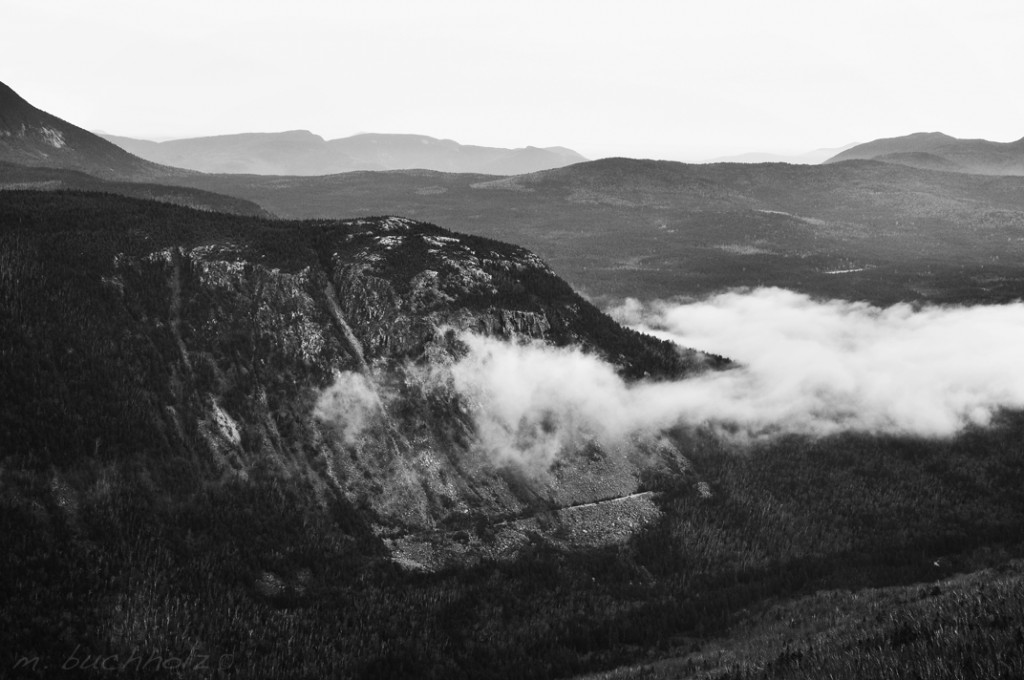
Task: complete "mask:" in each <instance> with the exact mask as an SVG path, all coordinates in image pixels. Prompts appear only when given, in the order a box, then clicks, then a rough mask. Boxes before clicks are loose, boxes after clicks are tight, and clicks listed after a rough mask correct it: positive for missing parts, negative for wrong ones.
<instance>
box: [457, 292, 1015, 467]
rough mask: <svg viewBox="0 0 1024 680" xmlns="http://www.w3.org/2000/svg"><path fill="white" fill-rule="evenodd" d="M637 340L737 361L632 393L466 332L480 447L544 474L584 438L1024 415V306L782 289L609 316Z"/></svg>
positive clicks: (901, 428)
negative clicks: (1011, 411) (683, 429)
mask: <svg viewBox="0 0 1024 680" xmlns="http://www.w3.org/2000/svg"><path fill="white" fill-rule="evenodd" d="M610 311H611V313H612V314H613V315H614V316H615V317H616V318H617V319H619V320H620V321H621V322H623V323H625V324H627V325H630V326H633V327H635V328H637V329H639V330H642V331H644V332H648V333H651V334H654V335H658V336H660V337H662V338H667V339H670V340H673V341H675V342H677V343H678V344H680V345H682V346H687V347H694V348H697V349H702V350H708V351H712V352H716V353H721V354H724V355H727V356H729V357H731V358H732V359H734V360H735V361H736V362H737V364H738V366H737V367H736V368H733V369H730V370H725V371H709V372H706V373H703V374H701V375H697V376H694V377H691V378H688V379H685V380H679V381H668V382H664V381H662V382H653V381H641V382H637V383H627V382H625V381H624V380H623V379H622V378H620V377H619V375H618V374H617V373H616V371H615V369H614V367H613V366H612V365H611V364H609V363H607V362H605V361H603V360H602V359H600V358H598V357H596V356H594V355H592V354H586V353H584V352H582V351H581V350H579V349H576V348H553V347H550V346H547V345H543V344H540V343H530V344H517V343H513V342H507V341H501V340H497V339H494V338H489V337H483V336H478V335H473V334H465V335H463V340H464V341H465V343H466V345H467V347H468V349H469V351H468V353H467V354H466V355H465V356H464V357H463V358H462V359H461V360H460V361H458V362H457V363H455V365H454V366H452V367H450V368H446V369H445V371H446V372H449V371H450V373H447V375H448V378H447V379H448V380H449V381H450V384H451V385H452V386H454V388H455V389H456V390H458V391H459V392H460V393H461V394H462V395H463V396H464V397H465V398H466V400H467V403H469V404H471V405H472V408H473V410H472V412H473V414H474V418H475V420H476V425H477V432H478V435H479V437H480V442H481V444H482V446H483V448H484V450H485V451H487V452H488V453H489V454H491V455H492V456H494V457H495V459H496V460H497V461H499V462H501V463H518V464H522V465H527V466H540V467H544V466H548V465H550V463H552V462H553V461H554V460H555V459H556V458H557V456H558V455H560V453H561V452H563V451H567V450H571V449H572V448H574V447H576V446H578V445H579V444H581V443H583V442H591V441H593V442H597V443H600V444H602V445H603V446H606V447H610V448H614V447H615V446H616V445H617V444H620V443H622V442H625V441H626V440H628V439H630V438H635V437H637V436H656V435H657V434H658V433H660V432H662V431H664V430H667V429H670V428H673V427H677V426H697V427H706V428H711V429H712V430H714V431H716V432H718V433H719V434H721V435H722V436H724V437H726V438H728V439H730V440H732V441H736V442H751V441H757V440H763V439H767V438H771V437H774V436H778V435H783V434H799V435H807V436H812V437H822V436H827V435H831V434H836V433H840V432H844V431H851V432H862V433H876V434H899V435H911V436H918V437H926V438H935V437H950V436H952V435H955V434H956V433H957V432H959V431H961V430H962V429H964V428H965V427H968V426H970V425H978V426H985V425H987V424H989V423H990V422H991V420H992V418H993V417H994V415H995V414H996V413H997V412H998V411H999V410H1000V409H1003V408H1024V362H1021V361H1020V347H1022V346H1024V304H1022V303H1015V304H1009V305H999V306H994V305H993V306H973V307H939V306H924V307H914V306H911V305H906V304H900V305H895V306H892V307H888V308H880V307H874V306H871V305H869V304H866V303H861V302H848V301H844V300H814V299H812V298H810V297H808V296H806V295H802V294H799V293H794V292H791V291H788V290H782V289H777V288H764V289H757V290H752V291H738V292H729V293H723V294H720V295H716V296H714V297H710V298H707V299H702V300H695V301H684V302H679V301H676V302H671V301H666V302H655V303H651V304H641V303H639V302H637V301H635V300H629V301H626V302H625V303H624V304H622V305H620V306H618V307H616V308H614V309H612V310H610Z"/></svg>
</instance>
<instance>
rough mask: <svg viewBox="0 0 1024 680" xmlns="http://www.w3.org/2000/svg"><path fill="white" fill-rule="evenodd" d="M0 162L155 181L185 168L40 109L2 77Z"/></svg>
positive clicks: (105, 177)
mask: <svg viewBox="0 0 1024 680" xmlns="http://www.w3.org/2000/svg"><path fill="white" fill-rule="evenodd" d="M0 161H7V162H11V163H17V164H19V165H26V166H36V167H58V168H66V169H69V170H79V171H83V172H87V173H89V174H91V175H95V176H97V177H101V178H103V179H109V180H121V181H123V180H129V181H131V180H149V181H152V180H159V179H164V178H168V177H182V176H186V175H189V174H193V173H190V172H189V171H188V170H182V169H178V168H171V167H167V166H164V165H160V164H156V163H152V162H150V161H148V160H145V159H142V158H139V157H137V156H135V155H132V154H130V153H128V152H127V151H125V150H123V149H121V148H120V147H118V146H116V145H115V144H112V143H110V142H108V141H106V140H104V139H102V138H101V137H98V136H97V135H94V134H93V133H91V132H88V131H87V130H84V129H82V128H80V127H78V126H76V125H73V124H72V123H69V122H67V121H66V120H63V119H61V118H58V117H57V116H54V115H53V114H50V113H47V112H46V111H42V110H40V109H38V108H36V107H35V106H32V104H30V103H29V102H27V101H26V100H25V99H23V98H22V97H21V96H20V95H18V94H17V93H16V92H15V91H14V90H13V89H12V88H11V87H9V86H8V85H6V84H4V83H2V82H0Z"/></svg>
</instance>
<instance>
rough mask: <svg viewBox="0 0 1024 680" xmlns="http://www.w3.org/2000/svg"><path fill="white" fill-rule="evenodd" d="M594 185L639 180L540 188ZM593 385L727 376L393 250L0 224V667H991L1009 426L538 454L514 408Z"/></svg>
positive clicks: (164, 217)
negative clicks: (597, 367)
mask: <svg viewBox="0 0 1024 680" xmlns="http://www.w3.org/2000/svg"><path fill="white" fill-rule="evenodd" d="M848 165H849V164H840V165H839V166H837V167H838V168H839V169H842V168H847V167H848ZM885 167H889V166H885ZM623 170H625V171H628V172H629V173H630V174H635V175H636V176H637V181H638V182H639V183H642V186H644V187H647V188H648V189H650V188H651V187H653V186H654V185H655V184H656V182H655V180H657V178H658V177H659V176H662V175H661V174H660V173H659V172H658V168H657V167H655V168H646V173H647V176H646V177H645V176H644V172H645V168H644V167H634V168H630V167H629V166H628V165H627V166H623V165H621V164H612V165H606V166H600V165H599V166H597V167H595V168H591V169H590V175H589V178H585V177H580V176H577V175H575V174H570V175H568V176H562V177H561V178H560V182H561V188H560V189H558V190H557V191H555V190H552V191H555V193H556V194H558V192H561V191H565V190H569V191H571V192H576V191H583V190H584V189H583V186H584V185H585V184H586V183H587V182H590V183H593V182H596V181H598V180H599V179H600V181H601V182H602V183H604V182H606V181H607V176H615V175H617V174H618V173H619V172H621V171H623ZM675 170H676V171H680V169H679V168H675ZM682 171H683V172H686V171H688V170H687V169H686V168H683V169H682ZM652 173H653V174H652ZM376 176H377V177H381V176H382V175H380V174H378V175H376ZM383 176H385V177H386V176H389V175H383ZM400 176H404V175H400ZM414 176H415V177H418V178H419V179H422V176H421V175H418V174H415V173H414ZM542 180H543V178H534V179H533V180H532V182H527V183H523V182H522V181H517V182H516V183H514V186H515V187H518V188H517V189H514V190H515V191H521V192H523V191H525V192H527V193H529V190H531V189H532V190H533V191H534V195H537V194H540V193H541V191H540V188H541V186H542ZM584 180H586V182H585V181H584ZM431 181H436V180H435V179H434V178H433V177H432V178H431ZM488 181H494V179H493V177H492V178H490V179H489V180H488ZM543 181H546V180H543ZM605 186H607V185H605ZM494 190H495V189H493V188H490V189H484V190H483V191H485V192H486V191H494ZM503 190H505V189H499V191H503ZM474 191H477V190H474ZM431 195H434V194H431ZM719 196H720V200H736V199H735V198H730V197H728V196H721V193H720V192H719ZM623 200H624V199H623ZM574 348H575V349H574ZM538 356H543V357H546V358H544V359H541V360H539V363H530V362H524V361H523V360H524V358H529V357H533V358H532V359H530V361H531V362H537V361H538V359H537V357H538ZM588 357H590V358H588ZM594 357H600V358H601V359H602V360H603V361H604V362H605V363H606V364H607V365H608V366H609V367H611V369H612V370H613V371H614V373H610V374H607V375H605V377H604V378H603V380H605V381H617V380H622V381H624V383H623V384H626V385H637V384H643V385H646V386H647V387H648V388H649V389H658V388H659V384H660V383H661V382H663V381H665V380H667V379H673V380H675V379H681V378H682V379H688V378H691V377H692V378H696V379H697V380H701V379H702V377H707V376H708V372H709V371H715V370H720V369H722V370H729V369H730V366H731V365H730V364H729V363H728V362H727V361H725V360H723V359H721V358H718V357H714V356H713V355H702V354H699V353H696V352H693V351H687V350H681V349H680V348H678V347H676V346H674V345H671V344H669V343H665V342H661V341H658V340H655V339H653V338H651V337H648V336H644V335H641V334H639V333H636V332H633V331H630V330H627V329H624V328H622V327H620V326H618V325H617V324H615V323H614V322H612V321H611V319H609V318H608V317H607V316H605V315H603V314H601V313H600V312H599V311H598V310H597V309H595V308H594V307H593V306H592V305H590V304H589V303H587V302H586V301H585V300H583V299H582V298H581V297H580V296H579V295H578V294H576V293H575V292H573V291H572V289H571V288H570V287H569V286H568V285H567V284H566V283H565V282H564V281H562V280H561V279H559V278H558V277H557V276H555V275H554V274H553V273H552V272H551V270H550V269H549V268H548V267H547V265H545V264H544V262H543V261H541V260H540V259H539V258H538V257H537V256H536V255H534V254H532V253H530V252H529V251H527V250H524V249H523V248H520V247H517V246H511V245H507V244H505V243H501V242H498V241H494V240H490V239H485V238H481V237H476V236H467V235H464V234H459V233H456V232H451V231H448V230H446V229H443V228H440V227H437V226H432V225H430V224H426V223H423V222H417V221H415V220H411V219H407V218H396V217H366V218H358V219H350V220H310V221H300V222H296V221H282V220H267V219H261V218H255V217H247V216H239V215H226V214H220V213H215V212H209V211H197V210H191V209H186V208H182V207H179V206H173V205H169V204H166V203H158V202H154V201H147V200H139V199H132V198H126V197H122V196H117V195H112V194H98V193H83V192H65V191H53V192H41V191H17V190H9V191H3V192H0V376H3V384H4V387H5V390H6V392H5V393H6V394H7V395H13V396H12V398H6V399H4V400H2V401H0V474H2V478H0V479H2V485H0V531H2V532H3V535H4V536H5V538H6V543H5V549H4V550H3V551H0V569H2V570H3V573H4V574H5V575H6V576H7V577H6V578H5V579H3V581H2V583H0V596H2V597H0V603H2V605H0V619H2V620H3V621H4V624H5V625H3V626H0V650H2V652H0V664H2V665H3V668H5V669H12V671H11V673H10V675H12V676H13V677H51V676H54V675H60V674H61V673H65V672H67V671H69V670H71V671H72V672H73V673H74V674H75V675H76V676H78V677H87V678H100V677H106V676H109V674H110V672H111V670H110V669H117V670H118V671H119V672H120V673H121V674H124V675H125V676H126V677H154V676H155V677H162V676H166V677H172V676H178V675H181V673H182V672H183V669H184V668H186V667H187V669H188V671H189V673H190V674H192V675H197V676H198V675H205V674H206V672H207V669H212V668H219V669H220V671H223V672H222V673H220V674H222V675H225V674H230V675H234V676H236V677H245V678H254V679H263V678H266V679H271V678H273V679H274V680H282V679H289V678H296V679H298V678H310V677H354V678H380V677H387V678H400V677H407V678H451V677H467V678H508V679H512V678H521V677H539V678H553V677H571V676H574V675H578V674H581V673H590V672H598V671H608V670H609V669H613V668H616V667H619V666H622V665H623V664H636V663H640V662H644V663H650V662H652V661H653V660H654V659H657V658H661V657H664V658H665V663H666V664H667V668H668V672H670V673H673V675H672V677H675V676H678V675H680V669H684V668H686V667H687V664H688V663H689V664H694V663H696V664H703V665H702V666H700V667H703V668H708V669H717V668H722V667H723V666H724V665H725V664H726V661H725V660H724V658H723V656H722V655H723V653H726V652H723V650H724V649H725V648H726V647H727V646H728V643H729V641H735V642H736V643H737V644H743V643H745V642H749V643H750V645H751V647H749V648H747V647H745V648H743V649H741V650H739V651H737V652H736V653H737V654H738V656H737V657H736V658H737V663H742V667H740V666H739V665H733V664H731V663H730V664H729V665H728V668H723V671H724V672H732V670H735V672H736V673H743V676H744V677H749V676H751V674H755V675H753V677H770V676H763V675H756V673H760V672H761V671H762V670H764V669H765V668H767V666H766V665H765V662H766V661H772V662H773V663H775V665H774V666H772V668H777V669H779V670H780V671H781V672H788V671H790V670H792V671H793V673H792V674H791V675H784V676H782V677H791V676H794V675H796V674H798V673H799V671H800V668H799V667H797V668H794V665H795V666H799V664H798V663H797V662H798V660H799V657H798V656H797V654H801V655H802V654H806V655H808V662H811V661H813V662H814V664H815V668H818V667H822V668H824V669H825V670H827V671H828V672H833V675H834V676H835V677H837V678H843V679H844V680H846V679H852V678H860V677H863V668H864V664H865V663H870V659H871V658H872V657H871V655H872V654H875V653H876V651H878V650H884V651H885V652H886V654H887V655H888V656H886V657H885V658H886V659H889V661H888V663H893V664H895V666H894V667H899V666H900V663H903V664H910V665H913V666H914V667H920V668H922V669H923V673H922V677H925V678H929V679H932V678H935V679H937V678H939V677H943V676H942V675H937V674H931V675H929V674H928V672H926V671H927V669H929V668H933V669H934V668H961V667H963V663H962V662H963V659H964V658H965V655H967V656H968V657H969V655H970V653H969V651H964V650H970V649H975V650H976V649H977V648H981V647H983V648H984V649H985V650H991V651H986V652H985V655H986V657H987V656H989V655H991V656H994V657H997V658H998V659H999V660H1000V662H1001V663H1002V665H1001V666H1000V668H1009V669H1010V670H1011V671H1013V670H1014V669H1016V668H1019V667H1020V664H1021V663H1022V656H1024V649H1022V648H1021V646H1020V644H1019V631H1018V630H1017V627H1015V624H1014V623H1013V622H1014V621H1017V620H1018V619H1019V612H1020V597H1019V578H1017V574H1018V573H1019V567H1015V566H1014V563H1013V562H1010V560H1011V559H1012V558H1015V557H1020V556H1021V555H1022V554H1024V547H1022V546H1021V545H1020V542H1019V540H1018V539H1016V538H1014V537H1019V536H1022V535H1024V497H1022V493H1024V492H1022V489H1024V459H1022V458H1021V456H1020V455H1019V449H1020V446H1019V443H1020V441H1021V438H1022V437H1024V417H1022V416H1021V415H1020V414H1017V413H1003V414H1000V415H998V416H997V417H996V418H995V419H994V421H993V422H992V423H991V424H990V425H989V426H988V427H986V428H980V427H979V428H973V429H969V430H968V431H966V432H964V433H963V434H962V435H959V436H957V437H954V438H949V439H939V440H918V439H914V438H911V437H906V436H881V435H879V436H875V435H836V436H830V437H825V438H820V439H813V438H810V439H809V438H802V437H796V436H789V437H781V438H778V439H772V440H768V441H765V442H754V443H751V444H749V445H746V446H743V445H736V444H732V443H730V442H729V441H726V440H723V439H721V438H719V437H718V436H717V435H716V434H715V433H714V432H712V431H710V430H707V429H705V428H701V427H696V428H689V429H684V428H673V429H670V430H667V431H663V432H636V433H630V434H629V435H628V436H621V437H612V438H610V439H609V438H608V437H607V436H606V435H601V434H600V432H601V427H602V426H605V425H607V426H614V423H615V421H616V420H617V418H618V414H614V413H612V414H609V418H608V419H609V423H597V424H594V426H595V427H596V428H597V429H596V430H588V429H586V428H575V427H571V428H570V430H568V431H567V430H565V429H564V428H565V426H566V424H568V425H570V426H574V425H578V424H580V423H581V422H585V421H581V420H580V416H581V414H579V413H576V412H574V411H572V410H569V411H568V412H566V411H563V410H562V406H561V405H560V404H558V403H554V402H552V401H551V400H550V398H548V396H547V395H546V393H544V392H543V391H540V392H538V391H537V390H536V389H534V390H532V391H531V389H530V387H531V386H535V383H538V382H540V383H541V384H544V383H543V381H544V380H545V379H547V380H548V382H547V383H546V384H547V385H548V386H550V378H546V374H550V373H552V372H554V371H556V370H557V371H559V372H560V371H563V370H566V369H568V370H570V371H575V372H576V373H575V378H576V379H569V380H566V381H565V384H564V385H560V386H558V387H559V389H560V390H562V389H567V390H572V389H576V390H578V391H580V392H581V394H580V395H579V396H580V398H581V399H584V400H586V399H591V398H595V397H596V395H592V394H588V393H587V387H586V386H587V383H586V382H581V381H580V380H578V379H579V378H581V377H583V375H582V373H581V371H583V370H584V369H586V367H587V366H590V365H592V364H591V363H590V361H591V360H592V359H593V358H594ZM487 376H490V377H492V378H494V379H496V381H497V383H496V386H497V389H492V387H493V385H492V384H491V383H490V382H488V381H487V380H485V379H484V378H486V377H487ZM527 407H528V408H527ZM524 409H525V410H524ZM990 567H995V569H991V570H987V569H989V568H990ZM1008 569H1009V570H1010V571H1007V570H1008ZM986 570H987V571H986ZM968 572H973V575H972V576H971V577H970V579H969V580H968V579H959V580H950V579H951V578H952V577H953V576H954V575H955V574H957V573H968ZM913 583H917V584H921V585H918V586H916V587H909V586H908V584H913ZM885 588H888V589H891V590H885V591H880V590H878V589H885ZM965 601H967V602H969V603H968V604H965ZM896 605H899V606H898V607H897V609H893V607H894V606H896ZM894 612H895V613H894ZM762 613H763V614H762ZM794 621H795V622H797V623H793V622H794ZM802 621H815V622H819V623H820V625H822V626H823V627H826V628H827V626H828V624H827V622H837V623H836V626H834V628H835V627H838V626H839V625H842V626H844V628H842V631H840V632H842V636H841V637H839V638H837V639H835V640H833V639H832V638H828V639H821V638H820V637H814V638H813V639H808V636H809V635H811V634H812V632H813V631H809V630H807V629H806V628H805V627H802V626H801V625H799V624H800V622H802ZM14 622H16V625H13V624H14ZM758 626H762V627H761V628H758ZM793 626H797V628H799V630H796V629H794V628H793ZM829 630H832V629H829ZM935 639H940V640H941V641H942V644H941V645H938V646H936V645H935V644H934V643H933V640H935ZM972 645H975V646H972ZM812 647H813V649H812ZM973 653H974V654H975V655H978V654H980V653H979V652H977V651H975V652H973ZM681 654H688V655H689V656H688V657H687V658H685V659H683V658H679V657H680V655H681ZM837 654H841V655H843V656H840V657H839V658H838V659H837V658H836V655H837ZM891 657H895V660H892V659H891ZM847 658H852V659H854V661H859V662H860V663H854V664H852V665H851V664H846V665H845V666H844V665H843V660H844V659H847ZM97 660H99V661H97ZM96 664H100V665H99V666H97V665H96ZM157 667H158V668H157ZM982 667H983V668H985V666H982ZM690 668H693V666H692V665H691V666H690ZM58 669H59V670H58ZM154 669H156V670H159V671H167V672H166V673H163V674H162V675H161V673H157V672H156V671H155V670H154ZM730 669H731V670H730ZM844 669H845V670H844ZM220 671H219V672H220ZM625 673H627V677H628V676H629V675H628V674H629V673H630V671H625ZM614 677H619V675H616V676H614ZM652 677H659V676H658V675H652ZM723 677H728V676H723ZM737 677H739V676H737Z"/></svg>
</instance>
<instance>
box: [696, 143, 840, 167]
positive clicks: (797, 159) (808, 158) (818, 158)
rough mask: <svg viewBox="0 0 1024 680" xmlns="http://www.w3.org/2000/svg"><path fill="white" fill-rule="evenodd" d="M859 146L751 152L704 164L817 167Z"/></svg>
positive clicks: (716, 159) (724, 157)
mask: <svg viewBox="0 0 1024 680" xmlns="http://www.w3.org/2000/svg"><path fill="white" fill-rule="evenodd" d="M854 146H857V144H856V143H854V144H846V145H844V146H839V147H835V148H827V149H825V148H822V149H815V150H813V151H807V152H805V153H800V154H781V153H761V152H751V153H743V154H737V155H734V156H721V157H719V158H712V159H710V160H707V161H703V162H704V163H796V164H800V165H804V164H807V165H817V164H819V163H824V162H825V161H826V160H828V159H829V158H832V157H833V156H835V155H836V154H838V153H840V152H843V151H846V150H847V149H850V148H853V147H854Z"/></svg>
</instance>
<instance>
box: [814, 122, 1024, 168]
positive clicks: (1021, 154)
mask: <svg viewBox="0 0 1024 680" xmlns="http://www.w3.org/2000/svg"><path fill="white" fill-rule="evenodd" d="M854 159H864V160H879V161H884V162H886V163H899V164H901V165H909V166H911V167H915V168H924V169H927V170H945V171H951V172H966V173H971V174H977V175H1024V138H1022V139H1019V140H1017V141H1016V142H990V141H988V140H986V139H957V138H956V137H950V136H949V135H946V134H943V133H941V132H917V133H915V134H912V135H906V136H904V137H892V138H888V139H876V140H875V141H873V142H868V143H866V144H860V145H857V146H855V147H853V148H851V149H847V150H846V151H843V152H841V153H838V154H836V155H835V156H833V157H832V158H830V159H828V160H827V161H825V162H826V163H836V162H839V161H848V160H854Z"/></svg>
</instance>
